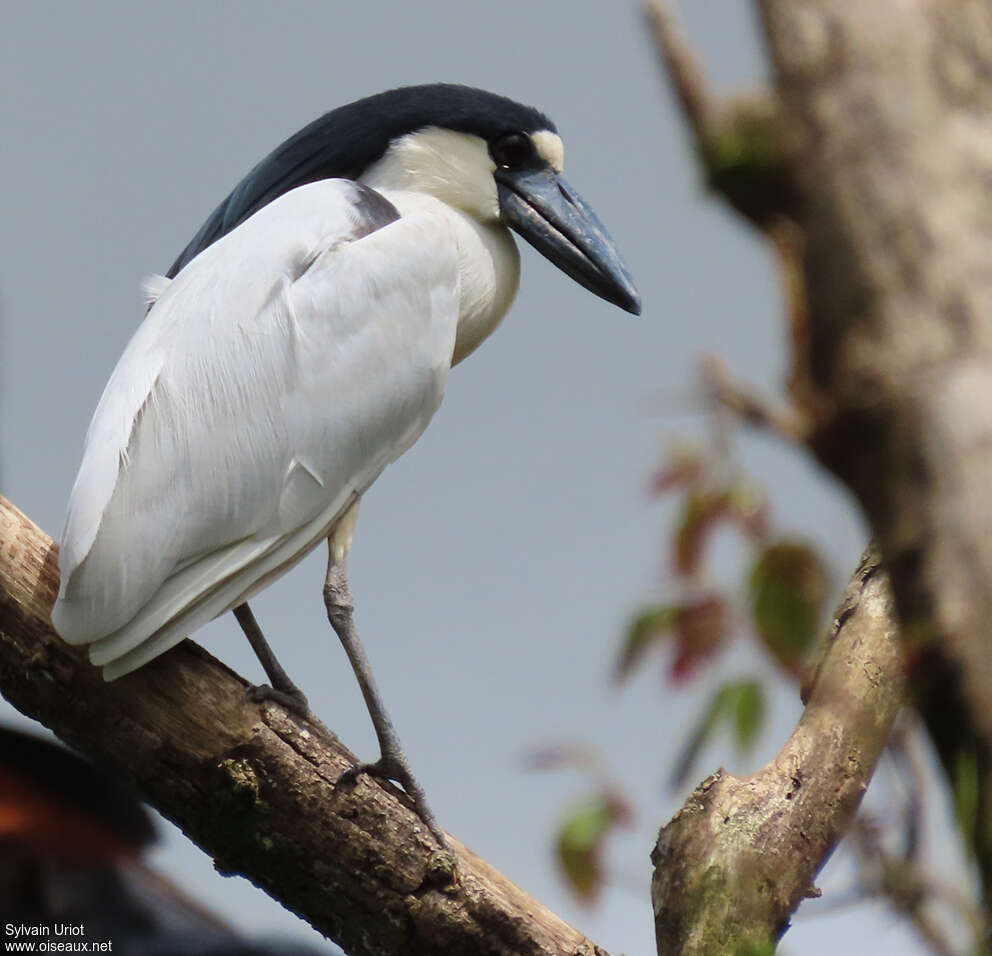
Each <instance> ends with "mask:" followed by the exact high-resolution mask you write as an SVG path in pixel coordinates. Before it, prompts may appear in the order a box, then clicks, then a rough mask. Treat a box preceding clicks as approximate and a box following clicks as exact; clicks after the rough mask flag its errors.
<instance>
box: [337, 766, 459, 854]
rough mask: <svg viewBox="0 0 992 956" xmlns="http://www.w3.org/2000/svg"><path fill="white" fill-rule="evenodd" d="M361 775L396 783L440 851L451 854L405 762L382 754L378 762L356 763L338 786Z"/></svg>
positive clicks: (442, 832)
mask: <svg viewBox="0 0 992 956" xmlns="http://www.w3.org/2000/svg"><path fill="white" fill-rule="evenodd" d="M363 773H365V774H368V775H369V776H370V777H375V778H376V780H390V781H392V782H393V783H398V784H399V785H400V786H401V787H402V788H403V790H404V792H405V793H406V795H407V796H408V797H409V798H410V800H411V801H412V802H413V809H414V811H415V812H416V814H417V816H418V817H420V819H421V821H422V822H423V824H424V826H426V827H427V829H428V830H430V832H431V834H432V836H433V837H434V839H435V840H437V842H438V845H439V846H440V847H441V849H442V850H447V851H448V852H451V847H450V846H448V841H447V838H446V837H445V835H444V831H443V830H442V829H441V828H440V827H439V826H438V823H437V820H435V819H434V813H433V812H432V810H431V808H430V807H429V806H428V805H427V797H426V796H425V795H424V790H423V788H422V787H421V786H420V784H419V783H417V781H416V779H415V778H414V776H413V774H412V773H411V772H410V768H409V767H408V766H407V763H406V760H404V759H403V758H402V757H401V756H400V757H397V756H395V755H392V754H382V756H380V757H379V759H378V760H374V761H372V762H371V763H357V764H355V765H354V766H353V767H349V768H348V769H347V770H345V771H344V773H342V774H341V776H340V777H338V784H342V783H353V782H354V781H355V780H356V779H357V777H358V776H359V775H360V774H363Z"/></svg>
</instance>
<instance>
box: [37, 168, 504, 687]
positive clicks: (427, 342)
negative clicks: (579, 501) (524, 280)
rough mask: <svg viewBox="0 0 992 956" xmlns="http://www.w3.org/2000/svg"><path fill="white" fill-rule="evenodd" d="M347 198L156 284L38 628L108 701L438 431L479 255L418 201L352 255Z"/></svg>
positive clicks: (280, 212)
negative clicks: (468, 263)
mask: <svg viewBox="0 0 992 956" xmlns="http://www.w3.org/2000/svg"><path fill="white" fill-rule="evenodd" d="M357 194H358V187H356V186H355V184H354V183H351V182H346V181H324V182H319V183H313V184H310V185H308V186H304V187H301V188H299V189H296V190H294V191H292V192H290V193H288V194H286V195H285V196H283V197H281V198H280V199H278V200H276V201H275V202H273V203H271V204H270V205H269V206H266V207H265V208H263V209H262V210H261V211H260V212H258V213H257V214H256V215H255V216H253V217H252V218H251V219H249V220H248V221H247V222H246V223H244V224H243V225H241V226H240V227H239V228H238V229H236V230H234V231H233V232H231V233H229V234H228V235H227V236H225V237H224V238H223V239H220V240H219V241H218V242H216V243H215V244H214V245H212V246H210V247H209V248H208V249H206V250H205V251H204V252H203V253H202V254H201V255H199V256H197V257H196V258H195V259H194V260H193V261H192V262H191V263H189V265H188V266H187V267H186V268H184V269H183V270H182V271H181V272H180V273H179V274H178V276H176V278H175V279H174V280H173V281H172V282H170V283H161V284H159V283H156V284H155V290H156V291H157V293H158V296H157V299H156V301H155V304H154V306H153V308H152V309H151V311H150V312H149V314H148V316H147V317H146V319H145V321H144V323H143V324H142V325H141V327H140V328H139V329H138V331H137V333H136V334H135V336H134V338H133V339H132V340H131V342H130V344H129V345H128V347H127V349H126V350H125V352H124V355H123V356H122V358H121V360H120V362H119V363H118V366H117V368H116V369H115V371H114V374H113V375H112V377H111V379H110V382H109V383H108V385H107V387H106V389H105V391H104V393H103V396H102V398H101V400H100V404H99V406H98V408H97V411H96V414H95V415H94V418H93V422H92V424H91V425H90V429H89V432H88V433H87V438H86V445H85V450H84V454H83V461H82V465H81V466H80V471H79V475H78V477H77V479H76V483H75V486H74V488H73V491H72V496H71V499H70V503H69V512H68V516H67V520H66V528H65V532H64V535H63V540H62V547H61V552H60V560H59V564H60V569H61V572H62V585H61V590H60V593H59V598H58V601H57V602H56V605H55V608H54V609H53V611H52V621H53V623H54V625H55V627H56V629H57V630H58V632H59V633H60V634H61V635H62V637H63V638H65V639H66V640H67V641H69V642H70V643H73V644H84V643H93V642H95V643H93V647H92V648H91V654H92V659H93V660H94V662H95V663H99V664H103V665H106V666H105V671H104V673H105V676H106V677H107V678H108V679H112V678H113V677H116V676H119V675H120V674H123V673H127V672H128V671H129V670H133V669H134V668H135V667H139V666H141V665H142V664H143V663H145V662H146V661H147V660H150V659H151V658H152V657H154V656H156V655H158V654H160V653H162V652H163V651H165V650H166V649H168V648H169V647H171V646H172V645H173V644H175V643H177V642H178V641H179V640H181V639H182V638H183V637H184V636H185V634H186V633H188V632H189V631H191V630H194V629H195V628H196V627H198V626H200V625H202V624H203V623H205V622H206V621H207V620H209V619H211V618H212V617H215V616H216V615H218V614H220V613H222V612H223V611H225V610H227V609H229V608H231V607H234V606H236V605H237V604H239V603H240V602H241V601H242V600H245V599H246V598H247V596H249V595H250V594H251V593H254V591H256V590H257V589H258V588H260V587H261V586H263V585H264V584H266V583H268V582H269V581H270V580H272V579H273V577H275V576H278V575H279V574H281V573H283V572H284V571H285V570H287V569H288V567H289V566H291V565H292V564H293V563H295V562H296V561H297V560H298V559H299V558H301V557H302V556H303V555H304V554H305V553H306V552H307V551H308V550H309V549H310V548H312V547H313V546H314V545H316V544H317V543H318V542H319V541H321V540H322V539H323V538H324V537H325V536H326V535H327V534H328V532H329V531H330V530H331V529H333V527H334V525H335V523H336V521H337V520H338V519H339V518H340V517H341V516H342V514H343V513H344V512H345V511H346V510H347V509H348V508H349V507H350V506H351V504H352V503H353V502H354V501H355V500H356V498H357V497H358V496H360V495H361V494H362V493H363V492H364V491H365V489H366V488H367V487H368V486H369V484H371V482H372V481H374V479H375V478H376V477H377V476H378V474H379V473H380V472H381V471H382V469H383V468H384V467H385V466H386V465H387V464H389V463H390V462H391V461H393V460H395V459H396V458H397V457H398V456H399V455H400V454H402V452H403V451H405V450H406V448H408V447H409V446H410V445H411V444H412V443H413V442H414V441H415V440H416V438H417V437H418V436H419V435H420V434H421V432H422V431H423V429H424V428H425V427H426V425H427V423H428V422H429V420H430V418H431V417H432V415H433V414H434V412H435V411H436V409H437V407H438V405H439V403H440V401H441V396H442V392H443V389H444V384H445V379H446V376H447V372H448V369H449V367H450V363H451V357H452V352H453V349H454V344H455V338H456V332H457V325H458V321H459V318H460V317H461V312H462V298H461V297H462V294H463V292H464V291H465V290H463V289H462V280H461V276H462V275H463V274H464V273H465V263H464V259H465V256H466V255H475V256H478V255H479V254H480V252H479V250H480V249H484V247H485V242H482V241H481V240H480V239H479V237H478V236H474V237H473V234H471V229H469V232H468V233H466V231H465V230H466V229H468V228H469V227H468V226H466V224H465V222H463V221H462V217H460V216H455V214H454V213H453V212H452V211H451V210H450V209H449V208H448V207H447V206H445V205H444V204H443V203H441V202H439V201H437V200H436V199H431V198H429V197H424V196H418V197H404V196H396V197H395V200H396V202H397V205H399V206H401V207H402V208H401V209H400V211H401V212H402V213H403V215H402V218H400V219H399V220H398V221H396V222H394V223H391V224H389V225H387V226H385V227H383V228H381V229H379V230H377V231H374V232H372V233H370V234H368V235H365V236H364V238H355V237H356V235H361V234H362V232H363V223H362V222H361V215H362V214H361V209H360V207H359V206H358V205H357V204H356V196H357ZM390 198H394V197H392V196H391V197H390ZM453 216H454V217H455V219H457V221H453ZM506 241H507V242H509V241H510V240H509V239H507V240H506ZM487 254H488V253H487ZM476 271H478V270H476ZM514 283H515V280H514ZM476 291H477V290H476ZM501 298H505V296H502V297H501ZM508 304H509V303H508V302H507V303H506V305H508ZM499 311H500V314H501V313H502V311H503V303H502V302H500V310H499ZM496 318H497V320H498V316H497V317H496ZM493 324H495V323H493Z"/></svg>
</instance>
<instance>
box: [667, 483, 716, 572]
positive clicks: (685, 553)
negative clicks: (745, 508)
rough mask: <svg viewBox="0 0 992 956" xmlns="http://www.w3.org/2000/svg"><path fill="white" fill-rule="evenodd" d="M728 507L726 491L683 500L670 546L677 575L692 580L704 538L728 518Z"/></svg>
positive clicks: (696, 494) (692, 495)
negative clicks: (672, 547) (672, 545)
mask: <svg viewBox="0 0 992 956" xmlns="http://www.w3.org/2000/svg"><path fill="white" fill-rule="evenodd" d="M729 505H730V500H729V496H728V493H727V492H726V491H718V492H714V491H694V492H692V493H690V494H689V495H687V496H686V500H685V508H684V509H683V511H682V517H681V519H680V520H679V526H678V528H677V529H676V532H675V538H674V542H673V544H674V550H673V554H672V563H673V564H674V565H675V570H676V572H677V573H678V574H681V575H683V576H684V577H692V576H693V575H695V574H696V572H697V571H698V570H699V566H700V564H701V563H702V557H703V548H704V546H705V544H706V538H707V536H708V534H709V532H710V531H712V530H713V528H714V527H716V525H717V524H718V523H719V522H720V521H721V520H725V519H726V518H727V517H728V515H729Z"/></svg>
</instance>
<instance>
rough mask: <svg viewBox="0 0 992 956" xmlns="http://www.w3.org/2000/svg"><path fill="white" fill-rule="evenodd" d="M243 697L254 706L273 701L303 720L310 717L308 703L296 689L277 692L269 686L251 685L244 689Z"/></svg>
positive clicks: (304, 696)
mask: <svg viewBox="0 0 992 956" xmlns="http://www.w3.org/2000/svg"><path fill="white" fill-rule="evenodd" d="M245 697H247V698H248V700H250V701H252V703H255V704H261V703H264V702H265V701H267V700H274V701H275V702H276V703H277V704H282V706H283V707H285V708H286V710H288V711H291V712H292V713H294V714H296V716H297V717H302V718H303V719H304V720H309V719H310V717H311V714H310V703H309V702H308V701H307V698H306V695H305V694H304V693H303V692H302V691H301V690H298V689H296V690H293V691H288V690H278V689H277V688H275V687H272V686H271V685H269V684H251V685H249V686H248V687H247V688H245Z"/></svg>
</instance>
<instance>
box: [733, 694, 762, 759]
mask: <svg viewBox="0 0 992 956" xmlns="http://www.w3.org/2000/svg"><path fill="white" fill-rule="evenodd" d="M764 720H765V693H764V691H763V690H762V688H761V685H760V684H759V683H757V682H756V681H746V682H744V683H742V684H738V685H737V699H736V701H735V702H734V727H735V729H736V731H737V749H738V750H740V751H742V752H743V751H748V750H750V749H751V748H752V747H753V746H754V742H755V741H756V740H757V739H758V733H759V732H760V731H761V726H762V724H763V723H764Z"/></svg>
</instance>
